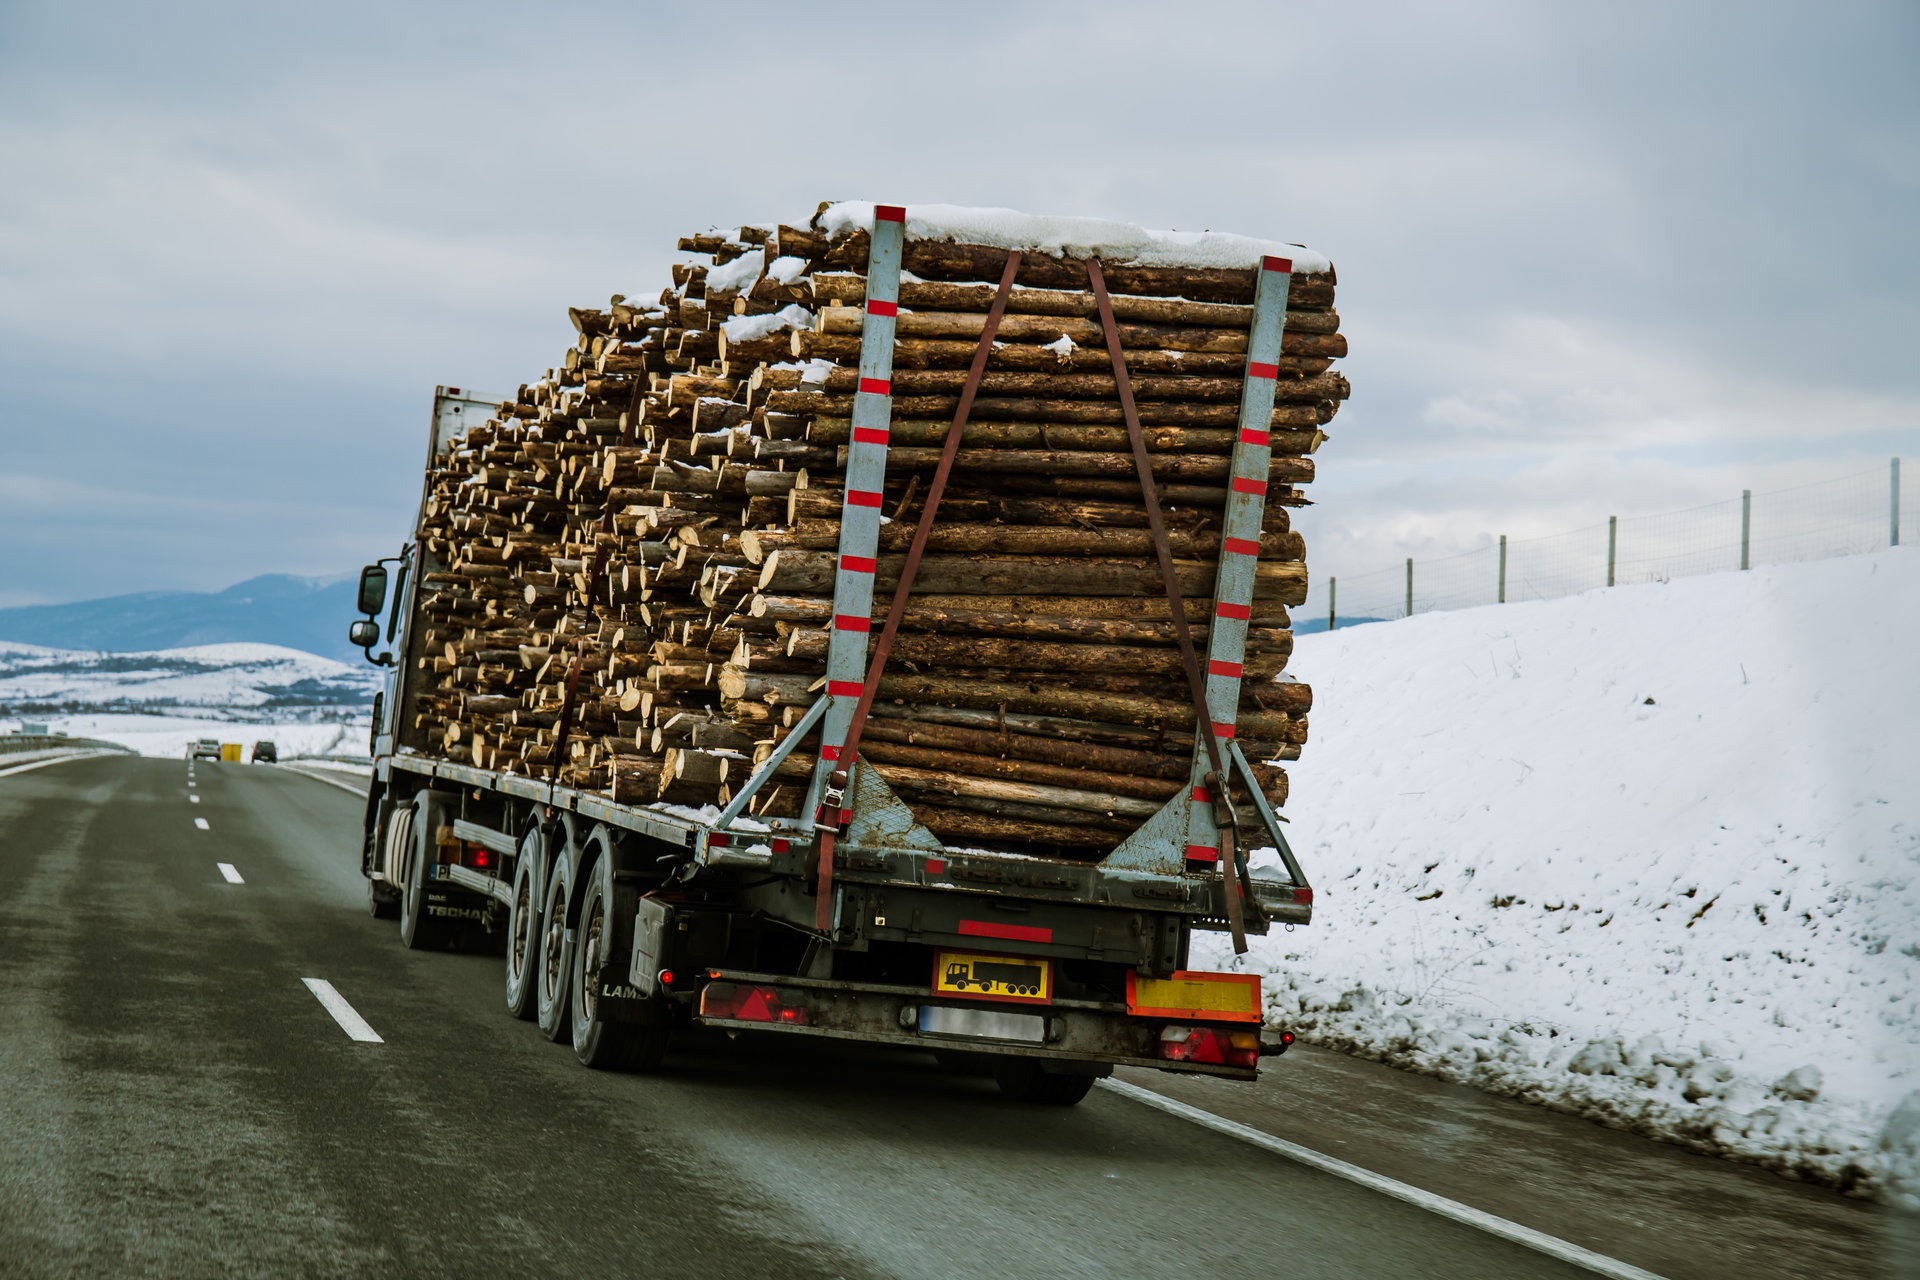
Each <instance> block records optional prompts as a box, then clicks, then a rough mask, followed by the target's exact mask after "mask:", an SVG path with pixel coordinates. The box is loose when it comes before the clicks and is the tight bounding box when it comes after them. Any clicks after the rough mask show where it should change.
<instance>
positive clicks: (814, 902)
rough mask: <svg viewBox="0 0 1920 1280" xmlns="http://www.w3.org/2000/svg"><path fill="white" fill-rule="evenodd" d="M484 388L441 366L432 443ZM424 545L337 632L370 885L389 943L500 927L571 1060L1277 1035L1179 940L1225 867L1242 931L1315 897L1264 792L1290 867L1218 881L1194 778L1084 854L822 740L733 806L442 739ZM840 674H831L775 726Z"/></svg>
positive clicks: (1179, 1055)
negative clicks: (933, 829) (742, 1034)
mask: <svg viewBox="0 0 1920 1280" xmlns="http://www.w3.org/2000/svg"><path fill="white" fill-rule="evenodd" d="M502 399H503V398H502V397H499V396H491V395H482V394H476V393H473V392H470V391H464V390H461V389H459V388H453V387H441V388H439V389H438V390H437V391H436V394H435V400H434V408H433V418H432V427H431V431H430V434H429V440H428V452H429V465H430V466H431V461H432V459H433V458H436V457H440V456H444V455H445V453H446V452H447V451H448V450H449V449H451V448H453V447H454V446H455V444H456V442H457V441H458V440H459V438H460V436H461V435H462V433H463V432H464V431H466V430H467V429H469V428H470V427H471V426H473V425H476V424H478V423H480V422H483V421H485V420H486V419H487V418H489V417H490V416H491V415H492V414H494V413H495V412H496V411H497V409H498V407H499V406H500V405H501V403H502ZM441 568H442V566H441V565H440V564H439V563H438V562H437V560H436V557H435V556H434V554H433V553H432V551H431V550H430V549H429V547H428V546H427V544H426V543H425V541H424V540H417V541H415V542H414V543H412V544H411V545H408V546H405V547H402V548H401V549H400V550H399V552H398V554H396V555H395V556H393V557H391V558H390V559H387V560H383V561H381V562H380V563H378V564H375V565H370V566H368V567H367V568H366V569H365V571H364V572H363V574H362V576H361V580H360V591H359V602H358V603H359V608H360V611H361V613H362V614H364V615H365V616H364V617H363V618H362V619H360V620H359V621H357V622H355V623H354V624H353V625H352V627H351V628H350V634H351V637H352V639H353V641H354V642H355V643H356V644H359V645H361V646H362V647H363V648H364V649H365V650H366V652H367V654H368V658H369V660H370V661H374V662H376V663H378V664H380V665H382V666H384V667H385V668H386V669H387V676H386V683H385V687H384V689H383V690H382V692H381V693H380V694H379V695H378V696H377V698H376V701H375V704H374V725H373V739H372V744H371V745H372V753H373V757H374V761H375V769H374V776H373V779H372V782H371V786H370V790H369V792H368V795H367V800H366V811H365V822H364V839H363V842H362V847H361V850H360V865H361V870H362V872H363V874H364V875H365V877H366V883H367V904H368V909H369V910H370V911H371V913H372V914H373V915H375V916H377V917H381V918H389V919H391V918H397V920H398V922H399V932H400V938H401V941H402V942H403V943H404V945H406V946H408V947H412V948H430V949H432V948H475V949H485V950H491V951H495V952H503V953H504V956H505V965H504V970H505V972H504V983H503V986H504V1003H505V1006H506V1010H507V1012H508V1013H509V1014H510V1015H512V1016H514V1017H518V1018H522V1019H526V1020H528V1021H531V1022H534V1023H535V1024H536V1025H537V1026H538V1027H539V1029H540V1032H541V1033H542V1034H543V1035H545V1036H546V1037H547V1038H548V1039H550V1040H553V1041H555V1042H565V1043H570V1044H571V1045H572V1048H573V1051H574V1054H575V1055H576V1056H577V1057H578V1059H579V1061H580V1062H581V1063H583V1064H585V1065H586V1066H589V1067H594V1068H607V1069H624V1070H647V1069H650V1068H653V1067H656V1066H657V1065H658V1064H659V1063H660V1062H661V1060H662V1058H663V1056H664V1055H665V1053H666V1052H667V1048H668V1043H669V1040H670V1038H671V1037H672V1035H673V1034H674V1032H675V1031H677V1030H682V1029H687V1028H694V1027H710V1028H718V1029H722V1030H726V1031H734V1032H737V1031H757V1032H767V1033H773V1034H779V1035H798V1036H822V1037H830V1038H835V1039H841V1040H856V1041H864V1042H867V1043H871V1044H878V1045H891V1046H898V1047H900V1048H903V1049H917V1050H922V1051H927V1050H931V1051H933V1052H934V1053H935V1054H936V1055H938V1056H939V1058H940V1060H941V1061H943V1062H945V1063H949V1064H954V1065H956V1066H961V1067H964V1068H965V1069H971V1070H982V1069H990V1071H991V1074H992V1075H993V1076H994V1078H995V1079H996V1081H997V1083H998V1084H999V1087H1000V1088H1001V1090H1002V1091H1003V1092H1004V1093H1005V1094H1006V1095H1008V1096H1010V1097H1013V1098H1017V1099H1022V1100H1027V1101H1034V1102H1042V1103H1052V1104H1058V1105H1071V1104H1073V1103H1075V1102H1078V1101H1079V1100H1080V1099H1081V1098H1083V1097H1084V1096H1085V1095H1086V1093H1087V1091H1088V1090H1089V1089H1090V1088H1091V1086H1092V1084H1093V1082H1094V1080H1095V1079H1097V1078H1099V1077H1102V1076H1105V1075H1108V1074H1110V1073H1111V1072H1112V1070H1113V1068H1114V1067H1115V1066H1118V1065H1128V1066H1138V1067H1154V1068H1158V1069H1161V1070H1166V1071H1178V1072H1193V1073H1199V1074H1206V1075H1214V1076H1222V1077H1228V1078H1233V1079H1241V1080H1250V1079H1253V1078H1254V1077H1255V1075H1256V1073H1257V1068H1258V1062H1259V1058H1260V1057H1261V1056H1262V1055H1263V1054H1272V1053H1278V1052H1283V1051H1284V1050H1285V1048H1286V1047H1287V1046H1288V1045H1289V1044H1291V1042H1292V1036H1291V1035H1290V1034H1289V1033H1287V1032H1286V1031H1284V1030H1282V1029H1280V1028H1276V1027H1264V1026H1263V1025H1262V1004H1261V999H1260V982H1259V978H1258V977H1257V976H1256V975H1252V974H1243V973H1208V972H1199V971H1195V970H1192V969H1189V967H1188V954H1189V950H1190V948H1191V946H1192V943H1193V939H1194V935H1195V933H1196V931H1202V930H1225V929H1227V928H1228V927H1229V924H1230V915H1231V914H1232V906H1233V905H1234V904H1230V903H1229V902H1228V900H1227V899H1228V895H1229V894H1231V893H1241V894H1243V895H1245V896H1244V897H1243V900H1242V902H1241V903H1239V904H1238V905H1239V906H1240V907H1241V908H1242V927H1243V928H1244V930H1245V931H1246V932H1251V933H1256V934H1258V933H1264V932H1266V931H1267V930H1268V929H1269V928H1271V927H1273V926H1274V925H1293V924H1304V923H1306V922H1307V921H1309V920H1310V919H1311V916H1312V890H1311V888H1310V887H1309V886H1308V883H1307V880H1306V877H1305V875H1304V874H1303V873H1302V872H1301V870H1300V868H1299V866H1298V864H1297V862H1296V861H1295V859H1294V857H1293V855H1292V853H1291V851H1290V850H1289V848H1288V845H1287V841H1286V838H1285V836H1284V834H1282V832H1281V829H1280V827H1279V826H1278V825H1277V824H1276V821H1275V818H1274V816H1273V814H1272V813H1271V811H1270V810H1268V809H1267V808H1266V807H1265V806H1264V804H1256V805H1255V806H1253V807H1254V808H1256V809H1257V810H1258V812H1257V813H1255V814H1251V815H1247V814H1242V815H1241V816H1243V817H1246V818H1248V820H1250V821H1252V822H1254V823H1256V824H1258V825H1257V826H1256V827H1255V830H1254V831H1253V832H1249V834H1264V835H1266V836H1267V837H1268V838H1269V839H1270V841H1271V843H1272V844H1273V845H1274V846H1275V847H1276V849H1277V850H1278V851H1279V853H1280V855H1281V858H1282V860H1283V862H1284V865H1285V874H1284V875H1278V874H1271V873H1269V874H1259V873H1255V874H1251V875H1248V874H1245V873H1244V868H1243V873H1242V875H1241V876H1240V877H1239V878H1238V880H1236V877H1235V876H1234V874H1233V870H1232V869H1231V868H1228V869H1226V870H1225V871H1224V873H1223V867H1222V864H1221V863H1219V862H1214V861H1196V860H1195V859H1193V858H1192V857H1191V856H1190V855H1191V854H1192V853H1193V849H1192V847H1191V845H1190V844H1189V843H1188V830H1189V824H1190V820H1192V819H1194V817H1195V812H1194V811H1196V810H1198V811H1200V816H1202V817H1204V816H1205V802H1204V801H1201V800H1198V799H1195V798H1192V797H1189V796H1186V795H1184V794H1183V795H1182V796H1181V797H1179V798H1178V799H1176V800H1175V801H1172V802H1169V804H1168V806H1167V808H1166V809H1165V810H1164V811H1163V812H1162V814H1161V815H1160V816H1159V817H1158V818H1156V819H1154V820H1150V821H1148V822H1147V823H1146V824H1145V825H1144V826H1143V827H1142V828H1141V829H1140V831H1139V832H1137V833H1136V834H1135V835H1134V836H1132V837H1129V838H1128V839H1126V840H1124V841H1120V842H1117V843H1116V845H1115V847H1114V848H1113V849H1112V850H1111V851H1109V852H1107V853H1106V855H1105V856H1104V857H1101V858H1098V859H1097V860H1087V859H1084V858H1083V859H1076V860H1071V861H1069V860H1064V859H1062V860H1049V859H1045V858H1040V857H1035V856H1033V855H1031V854H1007V853H998V852H995V851H993V850H991V849H986V848H970V847H948V846H947V845H946V844H943V843H942V842H941V841H940V840H938V839H936V838H935V837H933V836H932V835H931V834H930V833H929V832H928V831H927V830H926V829H925V828H924V827H922V826H920V825H919V824H918V823H916V822H915V821H914V818H913V814H912V813H911V811H910V810H909V809H908V807H907V806H906V805H905V804H903V803H902V802H901V800H900V799H899V798H898V797H897V796H896V795H895V794H894V793H893V792H892V791H891V790H890V789H889V787H888V786H887V784H886V782H885V781H884V780H883V779H882V778H881V777H880V776H879V774H878V773H877V772H876V771H874V770H873V769H871V768H865V767H860V766H859V765H856V766H855V767H854V768H853V769H852V770H851V773H850V776H847V777H845V780H844V782H842V783H840V784H839V785H838V786H836V784H835V779H834V777H833V775H830V774H829V773H827V772H826V766H825V765H824V763H823V765H822V766H821V771H820V772H819V773H818V774H817V776H816V778H815V780H814V784H813V791H812V793H811V794H810V795H809V798H808V803H807V804H806V805H805V806H803V812H804V813H805V815H806V816H803V817H801V818H798V819H780V818H774V819H771V820H764V821H763V820H756V819H753V818H749V817H746V816H744V815H745V811H746V804H747V800H748V799H749V797H750V796H751V795H752V793H753V792H752V786H751V784H749V786H748V787H746V788H743V789H742V790H741V791H740V792H738V793H736V794H735V795H734V797H733V800H732V802H731V803H730V804H729V805H728V806H727V807H726V808H725V809H724V810H716V809H715V808H714V807H712V806H709V807H707V808H705V809H701V810H692V809H688V808H685V807H682V806H675V805H669V804H660V803H652V804H649V803H643V802H625V801H616V800H614V799H612V798H610V797H609V796H608V795H605V794H601V793H597V792H591V791H585V790H582V789H578V788H573V787H568V786H565V785H559V784H557V783H556V782H555V781H554V780H553V779H551V778H550V777H543V776H540V774H539V773H538V772H537V771H535V772H533V773H525V772H518V771H506V770H492V769H485V768H479V767H475V766H474V765H473V764H471V763H461V762H457V761H453V760H448V759H445V758H441V757H440V756H439V755H438V754H437V753H436V751H435V750H434V744H433V742H432V741H430V740H429V738H428V736H427V735H426V734H425V733H424V732H423V731H422V730H421V729H420V728H419V727H418V724H417V718H416V717H415V716H414V715H413V714H411V709H412V708H413V707H414V706H415V705H416V702H417V700H418V699H417V686H418V685H419V683H420V679H421V677H420V673H421V672H422V671H423V670H425V669H427V668H429V667H430V666H431V663H432V661H433V658H434V655H433V654H432V653H431V652H430V650H429V641H428V638H427V632H428V631H429V629H430V628H429V626H428V624H427V620H426V619H425V618H423V616H422V612H421V608H422V602H423V601H424V600H425V599H426V597H427V596H428V595H429V594H430V588H427V587H425V586H424V585H423V584H424V583H425V582H426V580H427V579H428V578H429V577H430V576H431V575H433V574H434V573H436V572H437V571H439V570H440V569H441ZM383 613H384V614H385V615H386V616H385V619H384V626H383V625H382V619H381V617H380V615H381V614H383ZM383 642H384V644H385V645H386V651H385V652H382V653H380V654H379V655H377V656H376V655H375V654H374V653H373V649H374V648H375V647H377V646H380V645H382V644H383ZM843 700H844V698H843V695H841V694H839V693H837V692H829V693H825V694H823V695H822V696H821V697H820V698H819V700H818V701H817V702H815V703H814V705H813V706H812V707H811V708H810V710H809V711H808V714H807V717H806V718H805V720H804V721H803V722H802V723H801V724H800V725H799V726H797V727H796V729H795V731H794V732H792V733H790V734H788V735H787V736H786V737H785V738H784V740H783V742H782V747H783V748H786V749H791V748H792V747H793V746H794V745H796V744H798V743H800V742H801V741H802V740H803V739H804V738H805V737H806V736H807V734H808V733H809V732H810V731H815V730H817V729H819V727H820V724H821V721H822V720H823V719H824V718H825V717H826V713H827V712H828V711H829V710H830V709H831V708H832V704H833V703H834V702H836V701H843ZM781 754H783V753H781V752H776V754H775V756H774V757H773V758H771V759H769V760H767V761H765V762H764V763H763V765H762V768H761V770H760V771H759V774H756V776H760V775H761V774H766V773H770V772H771V770H772V769H773V767H774V766H777V765H778V764H779V763H780V760H779V756H780V755H781ZM828 754H830V753H822V759H823V761H824V760H825V759H826V758H827V756H828ZM1241 764H1242V767H1244V761H1241ZM1247 781H1248V782H1249V784H1251V781H1252V779H1251V776H1250V775H1249V777H1248V779H1247ZM1249 790H1250V793H1251V795H1253V796H1256V797H1257V796H1258V795H1259V791H1258V788H1257V786H1250V788H1249ZM836 792H837V793H838V794H836ZM1260 827H1264V828H1265V830H1264V831H1260V830H1259V828H1260ZM823 847H824V848H825V849H826V850H827V853H826V856H825V857H823V856H822V850H823ZM1248 889H1250V890H1251V893H1250V894H1246V890H1248Z"/></svg>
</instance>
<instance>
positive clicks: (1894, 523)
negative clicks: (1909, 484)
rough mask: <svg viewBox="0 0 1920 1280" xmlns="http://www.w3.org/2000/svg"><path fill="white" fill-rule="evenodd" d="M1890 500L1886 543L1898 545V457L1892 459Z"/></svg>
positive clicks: (1893, 545) (1891, 545)
mask: <svg viewBox="0 0 1920 1280" xmlns="http://www.w3.org/2000/svg"><path fill="white" fill-rule="evenodd" d="M1890 490H1891V501H1889V502H1888V504H1887V510H1888V515H1887V537H1888V542H1887V545H1888V546H1890V547H1897V546H1899V545H1900V459H1898V458H1895V459H1894V460H1893V483H1892V485H1891V486H1890Z"/></svg>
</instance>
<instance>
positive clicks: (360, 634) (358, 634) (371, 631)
mask: <svg viewBox="0 0 1920 1280" xmlns="http://www.w3.org/2000/svg"><path fill="white" fill-rule="evenodd" d="M347 639H348V640H349V641H351V642H352V643H353V644H356V645H358V646H360V648H362V649H371V648H373V646H374V645H376V644H379V643H380V624H379V623H377V622H375V621H373V619H371V618H361V619H360V620H359V621H357V622H354V623H352V624H351V625H349V626H348V627H347Z"/></svg>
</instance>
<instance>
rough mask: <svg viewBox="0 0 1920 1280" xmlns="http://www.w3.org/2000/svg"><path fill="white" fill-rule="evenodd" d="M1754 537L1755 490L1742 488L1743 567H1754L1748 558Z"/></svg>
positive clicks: (1741, 534)
mask: <svg viewBox="0 0 1920 1280" xmlns="http://www.w3.org/2000/svg"><path fill="white" fill-rule="evenodd" d="M1752 539H1753V490H1751V489H1742V490H1741V491H1740V567H1741V568H1742V569H1748V568H1751V567H1752V564H1751V562H1750V561H1749V560H1748V558H1747V550H1748V548H1749V547H1751V546H1752Z"/></svg>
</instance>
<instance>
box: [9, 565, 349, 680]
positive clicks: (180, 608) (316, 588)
mask: <svg viewBox="0 0 1920 1280" xmlns="http://www.w3.org/2000/svg"><path fill="white" fill-rule="evenodd" d="M356 581H357V580H356V578H355V577H354V576H353V575H348V576H345V577H340V578H300V577H295V576H293V575H292V574H286V573H269V574H265V575H263V576H261V577H258V578H249V579H247V580H246V581H245V582H242V583H240V584H238V585H236V586H231V587H228V588H227V589H226V590H225V591H213V592H205V591H141V592H136V593H135V594H133V595H126V596H107V597H106V598H104V599H101V600H81V601H77V602H75V603H73V604H37V605H23V606H20V607H18V608H13V609H0V640H14V641H18V642H19V643H22V644H37V645H46V646H48V647H49V648H54V649H91V650H99V649H107V650H112V651H114V652H118V653H129V652H153V651H155V650H159V649H180V648H186V647H189V646H192V645H204V644H228V643H233V642H236V641H239V642H250V643H256V644H276V645H281V646H283V647H285V648H288V649H299V650H301V651H303V652H305V653H314V654H319V655H320V656H321V657H325V658H334V659H336V660H338V661H341V662H349V663H360V664H362V665H364V664H365V661H366V660H365V658H363V657H362V656H361V653H360V651H359V650H358V649H356V648H354V647H353V646H352V645H350V644H348V643H347V624H348V623H349V622H352V621H353V620H354V619H355V618H356V617H358V616H359V614H358V613H357V612H356V611H355V609H354V607H353V606H354V598H353V597H354V590H355V586H356Z"/></svg>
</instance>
